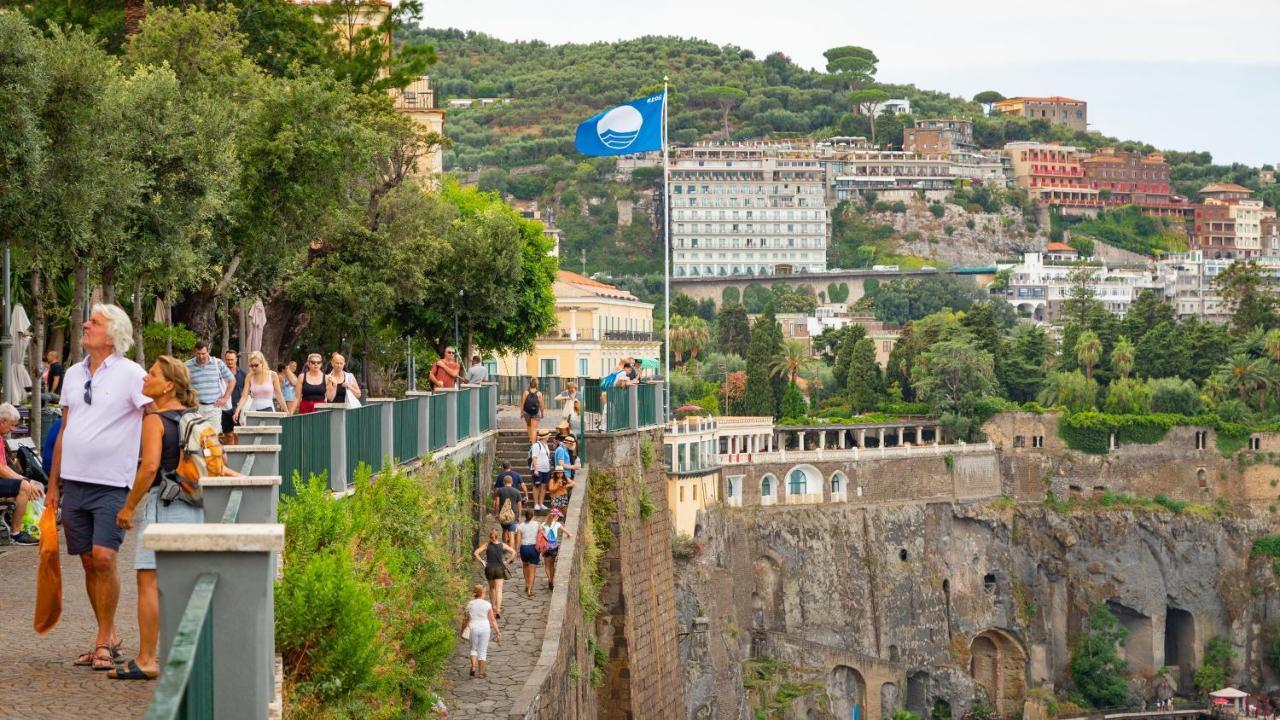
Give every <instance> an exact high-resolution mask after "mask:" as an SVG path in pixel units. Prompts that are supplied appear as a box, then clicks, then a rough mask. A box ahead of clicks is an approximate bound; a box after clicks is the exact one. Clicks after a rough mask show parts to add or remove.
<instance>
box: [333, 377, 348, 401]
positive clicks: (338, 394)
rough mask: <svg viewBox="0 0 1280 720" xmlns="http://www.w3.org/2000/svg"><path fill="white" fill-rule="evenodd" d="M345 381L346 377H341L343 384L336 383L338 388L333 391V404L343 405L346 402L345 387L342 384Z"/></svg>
mask: <svg viewBox="0 0 1280 720" xmlns="http://www.w3.org/2000/svg"><path fill="white" fill-rule="evenodd" d="M346 380H347V376H346V375H343V376H342V381H343V382H341V383H338V387H337V388H335V389H334V391H333V402H336V403H344V402H346V401H347V386H346V385H344V384H343V383H345V382H346Z"/></svg>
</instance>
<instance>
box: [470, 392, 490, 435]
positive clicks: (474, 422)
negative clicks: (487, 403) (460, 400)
mask: <svg viewBox="0 0 1280 720" xmlns="http://www.w3.org/2000/svg"><path fill="white" fill-rule="evenodd" d="M482 387H484V386H482V385H468V386H467V388H468V391H467V402H469V403H471V428H470V429H469V430H468V431H467V437H480V392H481V388H482ZM486 409H487V408H486Z"/></svg>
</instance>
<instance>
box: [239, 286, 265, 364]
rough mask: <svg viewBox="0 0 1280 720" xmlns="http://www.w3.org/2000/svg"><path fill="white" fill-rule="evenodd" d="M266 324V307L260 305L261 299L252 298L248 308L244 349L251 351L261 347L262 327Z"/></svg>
mask: <svg viewBox="0 0 1280 720" xmlns="http://www.w3.org/2000/svg"><path fill="white" fill-rule="evenodd" d="M266 326H267V309H266V308H265V307H263V306H262V300H261V299H259V300H254V301H253V307H252V308H249V331H248V333H246V335H247V336H248V337H246V338H245V342H244V351H245V353H251V352H253V351H255V350H261V349H262V328H264V327H266Z"/></svg>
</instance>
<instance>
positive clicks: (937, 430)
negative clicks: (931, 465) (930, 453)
mask: <svg viewBox="0 0 1280 720" xmlns="http://www.w3.org/2000/svg"><path fill="white" fill-rule="evenodd" d="M941 431H942V426H941V425H934V426H933V446H934V447H938V443H939V442H941V440H940V439H939V436H941V435H942V432H941Z"/></svg>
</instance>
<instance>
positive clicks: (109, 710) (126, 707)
mask: <svg viewBox="0 0 1280 720" xmlns="http://www.w3.org/2000/svg"><path fill="white" fill-rule="evenodd" d="M135 539H136V538H135V533H129V534H128V535H127V537H126V540H125V544H124V547H123V548H121V552H120V558H121V562H120V606H119V609H118V610H117V611H116V625H117V627H118V628H119V630H118V632H119V633H120V636H121V638H122V639H123V640H124V653H125V657H126V658H132V657H133V656H134V655H135V654H136V653H137V650H138V623H137V585H136V584H135V581H134V575H133V548H134V541H135ZM38 556H39V549H38V548H36V547H15V546H12V545H6V546H2V547H0V578H2V580H0V584H2V585H3V587H0V638H3V641H4V644H5V647H6V648H7V650H8V653H7V657H6V659H5V661H4V662H0V720H34V719H35V718H40V720H62V719H63V718H66V720H83V718H85V717H89V716H96V715H102V714H106V715H110V716H112V717H119V718H134V717H141V716H142V714H143V713H144V712H145V711H146V707H147V704H148V703H149V702H150V701H151V693H152V692H154V690H155V686H156V684H155V683H154V682H134V681H123V680H112V679H110V678H108V677H107V674H106V673H105V672H93V671H92V670H90V669H88V668H83V667H75V666H74V665H72V663H73V662H74V661H75V659H76V655H79V654H80V653H82V652H84V651H86V650H88V649H89V646H90V645H92V644H93V636H94V633H95V632H96V629H97V625H96V623H95V622H94V620H93V612H92V610H91V609H90V607H89V598H88V597H87V596H86V595H85V591H84V570H83V569H82V568H81V567H80V559H79V558H76V557H71V556H68V555H67V554H66V552H65V549H64V551H63V555H62V603H63V604H62V620H61V621H59V622H58V626H57V627H55V628H54V629H53V630H52V631H51V632H50V633H49V634H48V635H45V636H44V637H40V636H38V635H36V633H35V631H34V630H33V629H32V628H31V622H32V618H34V617H35V587H36V561H37V558H38ZM95 708H96V709H97V710H95ZM99 711H100V712H99Z"/></svg>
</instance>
